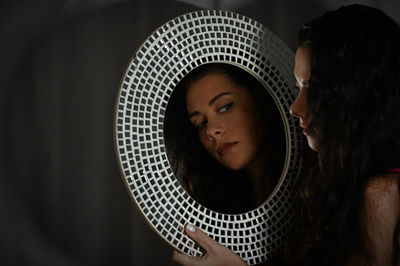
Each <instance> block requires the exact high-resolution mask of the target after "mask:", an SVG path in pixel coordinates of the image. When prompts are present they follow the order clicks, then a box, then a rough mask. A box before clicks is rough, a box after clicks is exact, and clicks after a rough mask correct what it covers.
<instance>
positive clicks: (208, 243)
mask: <svg viewBox="0 0 400 266" xmlns="http://www.w3.org/2000/svg"><path fill="white" fill-rule="evenodd" d="M185 231H186V233H187V234H188V235H189V236H190V238H191V239H193V240H194V241H196V242H197V244H199V245H200V246H201V247H202V248H204V249H205V251H206V252H210V251H212V248H213V246H215V245H216V244H217V242H216V241H215V240H213V239H211V238H210V237H209V236H208V235H207V234H206V233H204V232H203V231H202V230H200V229H199V228H197V227H196V226H194V225H191V224H187V225H186V227H185Z"/></svg>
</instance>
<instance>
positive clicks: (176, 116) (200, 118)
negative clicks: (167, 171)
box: [164, 63, 286, 214]
mask: <svg viewBox="0 0 400 266" xmlns="http://www.w3.org/2000/svg"><path fill="white" fill-rule="evenodd" d="M164 139H165V145H166V152H167V155H168V159H169V162H170V165H171V168H172V170H173V171H174V174H175V176H176V177H177V179H178V180H179V182H180V184H181V185H182V187H183V188H184V189H185V191H187V192H188V193H189V194H190V195H191V196H192V197H193V198H194V199H195V200H196V201H197V202H199V203H200V204H201V205H203V206H205V207H207V208H209V209H211V210H213V211H216V212H219V213H225V214H238V213H245V212H248V211H251V210H253V209H255V208H257V207H259V206H260V205H261V204H262V203H263V202H264V201H265V200H267V198H268V196H269V195H271V193H272V192H273V191H274V189H275V187H276V186H277V184H278V182H279V179H280V178H281V175H282V171H283V167H284V162H285V156H286V154H285V153H286V141H285V131H284V123H283V119H282V117H281V114H280V112H279V109H278V107H277V105H276V103H275V102H274V100H273V98H272V97H271V95H270V94H269V92H268V91H267V89H266V87H265V86H264V85H263V84H262V83H261V82H260V81H259V80H258V79H257V78H255V77H254V76H253V75H252V74H250V73H249V72H248V71H246V70H244V69H243V68H240V67H237V66H235V65H233V64H225V63H209V64H203V65H200V66H199V67H197V68H195V69H193V70H192V71H190V72H189V73H188V74H187V75H186V76H185V77H184V78H183V79H182V80H181V81H179V82H178V84H177V86H176V87H175V89H174V91H173V92H172V94H171V97H170V99H169V101H168V106H167V109H166V113H165V120H164Z"/></svg>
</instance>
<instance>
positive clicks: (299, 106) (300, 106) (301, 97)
mask: <svg viewBox="0 0 400 266" xmlns="http://www.w3.org/2000/svg"><path fill="white" fill-rule="evenodd" d="M306 89H307V88H303V89H301V90H300V92H299V94H298V95H297V97H296V99H295V100H294V102H293V104H292V106H290V114H291V115H293V116H295V117H297V118H301V119H304V118H306V117H307V115H308V107H307V93H306Z"/></svg>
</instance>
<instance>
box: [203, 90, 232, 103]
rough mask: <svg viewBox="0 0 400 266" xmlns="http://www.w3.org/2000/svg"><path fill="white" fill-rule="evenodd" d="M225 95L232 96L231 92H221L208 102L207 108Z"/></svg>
mask: <svg viewBox="0 0 400 266" xmlns="http://www.w3.org/2000/svg"><path fill="white" fill-rule="evenodd" d="M227 94H232V92H223V93H220V94H218V95H216V96H215V97H214V98H212V99H211V100H210V101H209V102H208V105H209V106H210V105H213V104H214V103H215V102H216V101H217V100H218V98H220V97H222V96H224V95H227Z"/></svg>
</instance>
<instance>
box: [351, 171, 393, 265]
mask: <svg viewBox="0 0 400 266" xmlns="http://www.w3.org/2000/svg"><path fill="white" fill-rule="evenodd" d="M399 183H400V174H399V173H388V174H385V175H382V176H376V177H374V178H371V180H369V182H368V184H367V187H366V190H365V198H364V200H365V205H364V208H365V209H364V219H365V220H364V224H365V226H366V228H365V229H366V233H367V238H368V240H367V246H366V247H367V252H368V253H369V254H371V256H372V257H371V262H373V263H372V264H373V265H391V263H392V264H393V261H394V260H398V259H399V258H398V254H397V252H396V250H397V249H398V246H399V243H400V235H399V226H400V189H399ZM349 265H352V264H349ZM355 265H356V264H355ZM396 265H397V264H396Z"/></svg>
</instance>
